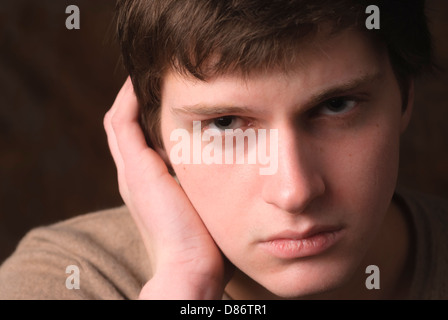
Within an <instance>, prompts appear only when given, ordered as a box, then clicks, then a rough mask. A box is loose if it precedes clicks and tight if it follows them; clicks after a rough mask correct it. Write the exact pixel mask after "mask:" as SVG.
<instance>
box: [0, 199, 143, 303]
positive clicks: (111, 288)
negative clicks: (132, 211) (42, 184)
mask: <svg viewBox="0 0 448 320" xmlns="http://www.w3.org/2000/svg"><path fill="white" fill-rule="evenodd" d="M150 274H151V272H150V270H149V263H148V260H147V257H146V252H145V250H144V246H143V243H142V241H141V239H140V237H139V234H138V231H137V228H136V227H135V225H134V224H133V221H132V219H131V218H130V216H129V214H128V212H127V210H126V209H125V208H124V207H123V208H117V209H111V210H106V211H101V212H96V213H92V214H87V215H83V216H79V217H76V218H73V219H70V220H67V221H64V222H60V223H57V224H54V225H51V226H46V227H39V228H36V229H34V230H32V231H30V232H29V233H28V234H27V235H26V236H25V237H24V238H23V239H22V240H21V242H20V243H19V245H18V247H17V249H16V250H15V252H14V253H13V254H12V255H11V256H10V257H9V258H8V259H7V260H6V261H5V262H4V263H3V264H2V266H1V267H0V299H10V300H15V299H135V298H137V297H138V294H139V292H140V290H141V287H142V286H143V285H144V283H146V281H147V280H148V279H149V278H150Z"/></svg>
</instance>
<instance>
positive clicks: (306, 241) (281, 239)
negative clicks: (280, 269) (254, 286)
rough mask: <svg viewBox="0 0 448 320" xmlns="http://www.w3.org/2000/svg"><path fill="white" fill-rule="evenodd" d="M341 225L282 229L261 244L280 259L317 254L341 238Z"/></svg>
mask: <svg viewBox="0 0 448 320" xmlns="http://www.w3.org/2000/svg"><path fill="white" fill-rule="evenodd" d="M342 232H343V228H342V227H339V226H316V227H313V228H309V229H307V230H305V231H303V232H296V231H291V230H286V231H282V232H280V233H277V234H275V235H273V236H270V237H267V238H266V239H265V240H263V241H261V242H260V246H261V248H262V249H263V250H265V251H267V253H269V254H271V255H273V256H275V257H277V258H279V259H298V258H305V257H310V256H315V255H318V254H321V253H323V252H324V251H326V250H328V249H329V248H330V247H332V246H334V245H335V244H336V243H337V242H338V241H339V239H340V238H341V235H342Z"/></svg>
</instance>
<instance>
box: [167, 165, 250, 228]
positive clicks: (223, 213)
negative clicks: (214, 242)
mask: <svg viewBox="0 0 448 320" xmlns="http://www.w3.org/2000/svg"><path fill="white" fill-rule="evenodd" d="M173 169H174V170H175V172H176V174H177V177H178V180H179V182H180V184H181V185H182V188H183V189H184V191H185V193H186V194H187V196H188V198H189V199H190V201H191V203H192V204H193V206H194V207H195V209H196V211H197V212H198V214H199V215H200V216H201V218H202V220H203V221H204V223H205V225H206V226H207V228H208V229H209V231H210V232H212V233H214V232H216V233H219V232H220V231H219V230H220V229H221V227H220V226H222V227H224V226H225V224H234V223H235V221H237V220H236V219H238V220H241V219H242V217H241V214H240V213H241V212H245V210H246V209H245V208H248V207H250V204H251V203H252V201H253V199H254V197H253V192H255V190H254V188H251V186H252V187H253V186H254V184H255V183H256V182H257V179H256V178H254V177H253V176H252V175H251V172H252V171H253V169H252V168H247V166H244V165H205V164H194V165H193V164H190V165H177V166H173ZM222 229H226V228H222Z"/></svg>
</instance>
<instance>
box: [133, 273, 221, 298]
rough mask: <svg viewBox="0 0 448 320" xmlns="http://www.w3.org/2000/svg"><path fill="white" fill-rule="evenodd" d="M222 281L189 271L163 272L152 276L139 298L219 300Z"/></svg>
mask: <svg viewBox="0 0 448 320" xmlns="http://www.w3.org/2000/svg"><path fill="white" fill-rule="evenodd" d="M223 292H224V287H223V284H222V281H219V280H218V279H213V278H212V277H203V276H199V277H198V276H193V275H192V274H189V273H182V274H181V273H178V272H174V273H168V272H166V273H164V274H156V275H154V277H152V278H151V279H150V280H149V281H148V282H147V283H146V284H145V285H144V286H143V288H142V290H141V291H140V295H139V299H141V300H220V299H222V295H223Z"/></svg>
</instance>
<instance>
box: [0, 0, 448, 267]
mask: <svg viewBox="0 0 448 320" xmlns="http://www.w3.org/2000/svg"><path fill="white" fill-rule="evenodd" d="M114 2H115V1H113V0H94V1H92V0H76V1H75V0H72V1H63V0H39V1H36V0H15V1H13V0H9V1H7V0H0V150H1V151H0V262H1V261H3V259H4V258H6V257H7V256H8V255H9V254H11V253H12V251H13V250H14V248H15V246H16V244H17V242H18V241H19V240H20V238H21V237H23V235H24V234H25V233H26V232H27V231H28V230H29V229H30V228H32V227H35V226H38V225H43V224H49V223H52V222H55V221H58V220H62V219H66V218H69V217H72V216H74V215H77V214H81V213H85V212H88V211H92V210H97V209H103V208H106V207H110V206H115V205H118V204H121V203H122V202H121V199H120V196H119V194H118V187H117V183H116V172H115V167H114V164H113V161H112V158H111V156H110V154H109V151H108V148H107V141H106V136H105V133H104V131H103V126H102V119H103V115H104V113H105V112H106V111H107V110H108V109H109V107H110V105H111V104H112V102H113V100H114V98H115V95H116V93H117V92H118V90H119V88H120V87H121V84H122V83H123V81H124V79H125V73H124V71H123V69H122V67H121V65H120V63H119V58H118V57H119V53H118V48H117V46H116V43H115V42H114V24H113V20H112V17H113V9H114V5H115V4H114ZM71 4H74V5H77V6H78V7H79V9H80V11H81V29H80V30H67V29H66V28H65V19H66V18H67V16H68V15H67V14H66V13H65V8H66V7H67V6H68V5H71ZM428 9H429V11H428V14H429V16H430V17H431V20H432V22H431V29H432V30H433V34H434V37H435V40H436V43H435V48H436V53H437V58H438V63H439V64H440V65H441V66H442V67H445V68H448V1H446V0H430V1H428ZM447 99H448V73H447V72H444V73H442V74H440V75H439V76H437V77H425V78H423V79H420V80H419V81H418V82H417V86H416V106H415V111H414V117H413V120H412V122H411V125H410V128H409V130H408V132H407V133H406V134H405V135H404V137H403V146H402V159H401V169H400V181H401V183H403V184H406V185H408V186H411V187H413V188H415V189H418V190H421V191H424V192H431V193H434V194H436V195H439V196H442V197H445V198H448V148H447V147H448V145H447V144H448V126H447V125H446V122H447V120H448V104H447V102H446V101H447Z"/></svg>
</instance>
